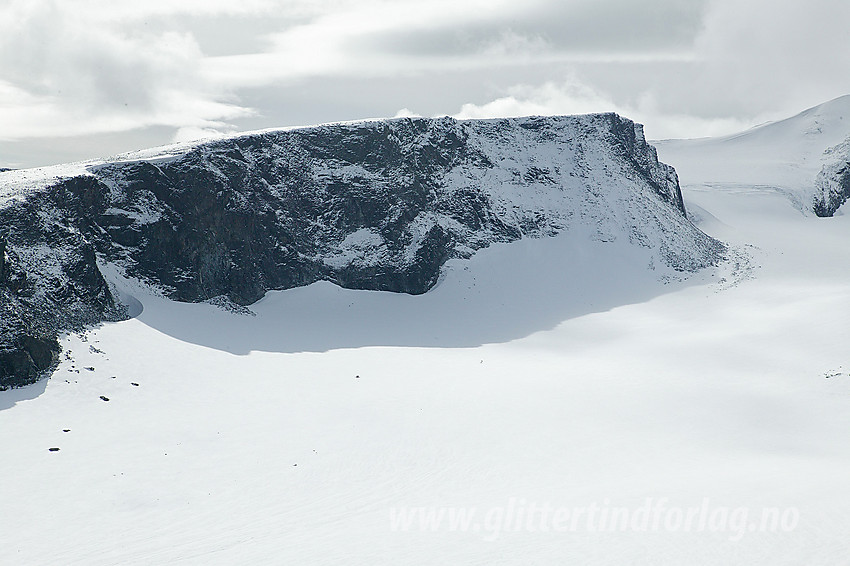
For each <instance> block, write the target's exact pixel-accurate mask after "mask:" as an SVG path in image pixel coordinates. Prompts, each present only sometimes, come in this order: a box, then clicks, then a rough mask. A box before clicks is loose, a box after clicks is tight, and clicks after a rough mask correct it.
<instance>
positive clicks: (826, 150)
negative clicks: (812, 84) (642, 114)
mask: <svg viewBox="0 0 850 566" xmlns="http://www.w3.org/2000/svg"><path fill="white" fill-rule="evenodd" d="M654 143H655V145H656V146H657V147H658V150H659V152H660V153H661V155H662V156H663V158H664V159H665V160H666V161H667V162H669V163H671V164H672V165H673V166H675V167H676V170H677V171H678V173H679V175H680V177H681V179H682V182H683V183H684V184H686V185H690V184H709V185H711V184H726V185H748V186H760V187H772V188H774V189H775V190H779V191H781V192H783V193H784V194H786V195H787V196H788V197H789V198H790V199H791V200H792V202H794V203H795V204H796V205H797V206H798V207H800V208H801V209H803V210H809V211H814V212H815V213H816V214H818V215H821V216H830V215H832V214H833V213H834V212H835V210H837V208H838V207H839V206H840V205H841V204H842V203H843V202H845V201H846V200H847V199H848V198H849V197H850V178H848V177H847V175H846V170H847V164H848V162H850V95H849V96H842V97H840V98H836V99H835V100H831V101H829V102H825V103H823V104H820V105H818V106H814V107H812V108H809V109H808V110H805V111H803V112H800V113H799V114H797V115H795V116H792V117H790V118H787V119H785V120H780V121H777V122H769V123H766V124H762V125H760V126H756V127H754V128H751V129H749V130H746V131H744V132H741V133H739V134H734V135H729V136H723V137H718V138H704V139H696V140H664V141H660V142H654Z"/></svg>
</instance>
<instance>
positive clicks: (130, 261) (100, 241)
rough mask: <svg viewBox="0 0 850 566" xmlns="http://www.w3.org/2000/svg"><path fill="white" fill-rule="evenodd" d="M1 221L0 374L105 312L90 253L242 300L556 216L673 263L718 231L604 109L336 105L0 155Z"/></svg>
mask: <svg viewBox="0 0 850 566" xmlns="http://www.w3.org/2000/svg"><path fill="white" fill-rule="evenodd" d="M0 225H2V226H4V227H5V230H6V233H5V234H0V239H2V238H5V240H6V248H7V252H6V257H5V259H3V260H2V272H0V273H3V274H4V276H3V280H2V281H0V300H2V303H0V308H4V311H3V313H4V317H5V318H4V320H3V321H2V322H0V385H3V381H2V380H3V379H4V378H3V375H4V372H5V375H7V376H8V375H13V374H15V375H18V374H20V373H21V371H20V369H14V368H21V367H24V366H26V365H27V364H26V362H27V356H30V357H31V358H32V361H33V363H32V364H30V366H31V371H30V373H29V374H28V375H30V377H31V376H32V375H34V374H35V373H37V372H36V371H35V369H33V368H38V367H39V364H37V363H35V357H33V355H34V354H35V352H33V351H30V350H29V349H27V348H28V347H27V344H29V342H27V341H26V337H37V338H39V339H42V338H44V337H48V338H50V337H54V338H55V334H56V332H58V331H59V330H67V329H69V328H71V327H76V326H79V325H85V324H90V323H94V322H98V321H100V320H104V319H109V318H115V317H116V309H117V308H118V305H117V301H116V300H115V299H114V298H113V297H112V295H111V293H110V291H109V288H108V285H107V284H106V282H105V279H104V277H103V276H102V272H101V268H100V267H99V265H98V261H99V262H100V265H103V264H109V266H110V269H116V270H118V271H120V272H121V273H123V274H124V275H126V276H129V277H133V278H136V279H139V280H142V281H145V282H147V283H148V284H149V285H152V286H154V287H156V288H158V289H159V290H160V291H161V292H162V293H163V294H164V295H166V296H168V297H170V298H172V299H175V300H179V301H192V302H195V301H204V300H209V299H212V298H215V297H221V296H225V297H227V298H228V300H230V301H232V302H233V303H236V304H240V305H245V304H250V303H252V302H254V301H256V300H258V299H260V298H261V297H262V296H263V295H264V294H265V292H266V291H268V290H270V289H287V288H291V287H296V286H301V285H307V284H310V283H313V282H315V281H320V280H325V281H331V282H334V283H336V284H338V285H341V286H343V287H348V288H355V289H373V290H385V291H395V292H404V293H412V294H419V293H424V292H426V291H427V290H428V289H430V288H431V287H432V286H433V285H434V284H435V283H436V281H437V279H438V277H439V275H440V270H441V267H442V266H443V264H444V263H445V262H446V261H447V260H449V259H452V258H468V257H470V256H471V255H472V254H473V253H475V251H476V250H479V249H481V248H484V247H486V246H489V245H490V244H492V243H494V242H512V241H515V240H518V239H521V238H525V237H544V236H550V235H554V234H557V233H560V232H564V231H573V232H575V233H576V234H581V235H586V237H588V238H590V239H593V240H597V241H604V242H610V241H614V240H617V241H621V242H629V243H631V244H633V245H635V246H639V247H643V248H648V249H649V250H650V251H651V252H652V255H653V257H654V260H653V261H654V263H655V265H667V266H670V267H673V268H675V269H678V270H682V271H693V270H697V269H700V268H702V267H706V266H708V265H712V264H714V263H715V262H717V261H718V259H719V258H720V257H721V255H722V254H723V252H724V249H725V248H724V246H723V245H722V244H721V243H720V242H717V241H716V240H714V239H712V238H710V237H708V236H707V235H705V234H704V233H702V232H701V231H700V230H699V229H697V228H696V227H695V226H694V225H693V224H691V223H690V222H689V221H688V220H687V217H686V214H685V207H684V203H683V201H682V195H681V191H680V189H679V183H678V179H677V176H676V172H675V171H674V170H673V168H672V167H670V166H667V165H665V164H663V163H660V162H659V161H658V158H657V154H656V151H655V149H654V148H653V147H652V146H650V145H649V144H647V142H646V140H645V139H644V135H643V128H642V126H640V125H639V124H635V123H634V122H632V121H631V120H627V119H625V118H622V117H620V116H617V115H616V114H597V115H587V116H565V117H531V118H515V119H500V120H468V121H459V120H454V119H452V118H438V119H424V118H401V119H393V120H381V121H372V122H359V123H348V124H333V125H325V126H316V127H310V128H300V129H289V130H276V131H266V132H258V133H253V134H248V135H242V136H236V137H232V138H228V139H221V140H215V141H210V142H206V143H200V144H192V145H184V146H179V147H178V146H170V147H168V148H164V149H157V150H150V151H147V152H141V153H137V154H134V155H128V156H122V157H121V158H120V159H117V160H115V161H112V162H88V163H84V164H74V165H71V166H67V167H64V168H62V167H54V168H49V169H44V170H30V171H14V172H7V173H3V174H2V175H0ZM96 258H97V259H98V261H96ZM16 313H17V314H16ZM4 348H5V352H6V354H8V355H7V358H8V359H11V358H9V356H12V357H14V359H15V360H16V361H15V362H14V364H13V363H12V362H9V361H8V359H7V361H6V362H4V357H3V356H4V355H6V354H4ZM22 352H23V353H22ZM15 356H16V357H15ZM4 363H5V366H4ZM4 367H5V368H6V369H4ZM9 368H13V369H9ZM14 379H19V381H18V382H20V375H18V377H17V378H14Z"/></svg>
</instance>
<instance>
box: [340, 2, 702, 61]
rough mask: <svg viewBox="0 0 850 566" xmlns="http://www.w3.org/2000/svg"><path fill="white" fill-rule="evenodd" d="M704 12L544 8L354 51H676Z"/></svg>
mask: <svg viewBox="0 0 850 566" xmlns="http://www.w3.org/2000/svg"><path fill="white" fill-rule="evenodd" d="M705 9H706V2H705V1H702V0H695V1H692V2H682V1H679V0H661V1H657V2H651V3H650V2H642V3H636V2H632V1H628V0H601V1H587V0H581V1H572V2H563V1H561V2H547V3H544V4H538V5H532V6H530V7H529V8H528V9H527V10H523V11H521V12H518V13H517V14H515V15H512V16H511V17H510V18H504V19H502V20H496V19H481V20H480V21H477V22H473V23H471V24H470V23H464V24H458V25H457V26H450V27H440V28H433V29H415V30H410V29H400V30H392V31H388V32H385V33H381V34H376V35H372V36H369V37H364V38H359V39H358V41H357V43H356V44H355V46H356V47H359V48H362V49H364V51H390V52H393V53H396V54H402V55H412V56H463V55H471V54H474V53H477V52H480V51H481V50H482V48H486V47H488V46H490V45H493V44H496V43H498V42H499V41H500V40H502V38H504V37H505V36H510V35H513V36H520V37H524V38H527V39H529V41H531V42H538V43H540V44H543V45H545V46H546V47H547V49H548V50H550V51H555V52H568V53H618V52H626V51H628V52H641V51H657V50H674V49H683V48H690V46H691V45H692V44H693V42H694V40H695V38H696V37H697V36H698V34H699V32H700V29H701V25H702V16H703V13H704V11H705Z"/></svg>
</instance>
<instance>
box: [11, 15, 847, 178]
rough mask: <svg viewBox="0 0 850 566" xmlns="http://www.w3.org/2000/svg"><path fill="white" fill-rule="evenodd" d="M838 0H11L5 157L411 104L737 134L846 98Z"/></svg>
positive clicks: (397, 110)
mask: <svg viewBox="0 0 850 566" xmlns="http://www.w3.org/2000/svg"><path fill="white" fill-rule="evenodd" d="M848 21H850V2H846V1H844V0H805V1H802V0H783V1H781V2H777V1H776V0H642V1H637V0H522V1H519V0H511V1H504V0H486V1H479V0H431V1H413V0H357V1H347V0H179V1H176V0H134V1H132V2H129V1H125V0H0V166H7V167H26V166H36V165H45V164H50V163H57V162H62V161H70V160H77V159H83V158H89V157H98V156H106V155H109V154H113V153H116V152H120V151H127V150H131V149H139V148H143V147H149V146H155V145H162V144H165V143H169V142H171V141H180V140H187V139H194V138H197V137H201V136H215V135H220V134H223V133H229V132H234V131H243V130H251V129H260V128H268V127H277V126H289V125H304V124H313V123H319V122H328V121H337V120H353V119H360V118H370V117H385V116H396V115H408V114H416V115H422V116H435V115H453V116H458V117H492V116H515V115H525V114H572V113H586V112H596V111H616V112H619V113H620V114H622V115H625V116H628V117H630V118H633V119H635V120H638V121H640V122H643V123H644V124H645V125H646V131H647V135H648V136H649V137H651V138H666V137H698V136H705V135H714V134H721V133H731V132H734V131H737V130H740V129H743V128H746V127H749V126H751V125H753V124H755V123H759V122H762V121H765V120H769V119H776V118H781V117H785V116H788V115H791V114H794V113H796V112H797V111H800V110H803V109H804V108H807V107H809V106H813V105H815V104H818V103H820V102H824V101H826V100H829V99H832V98H835V97H837V96H840V95H843V94H848V93H850V73H848V72H847V71H848V69H850V34H848V33H847V31H846V25H847V22H848Z"/></svg>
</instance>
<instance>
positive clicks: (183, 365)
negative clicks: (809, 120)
mask: <svg viewBox="0 0 850 566" xmlns="http://www.w3.org/2000/svg"><path fill="white" fill-rule="evenodd" d="M797 139H798V138H796V137H790V138H789V141H788V142H787V143H788V144H793V143H797V141H796V140H797ZM689 143H693V142H680V144H681V145H676V143H675V142H668V143H666V144H664V145H663V146H662V147H661V149H660V154H661V159H662V160H663V161H665V162H667V163H670V164H672V165H673V166H676V167H678V166H679V164H678V163H677V161H676V159H675V155H676V154H677V153H676V152H679V155H684V154H685V153H687V152H688V151H691V150H690V149H688V148H689V147H690V146H689V145H688V144H689ZM699 143H701V144H709V143H714V142H709V141H701V142H699ZM836 143H838V142H836ZM830 145H834V144H830ZM716 147H723V142H720V141H718V142H716ZM723 151H725V150H723ZM723 151H721V150H717V152H716V153H710V152H709V153H707V154H706V159H711V158H712V156H713V155H722V154H723ZM754 151H755V150H754ZM789 151H790V150H789ZM714 166H715V168H714V169H712V168H711V167H709V164H705V167H704V169H702V171H709V172H711V171H717V170H720V168H722V166H723V161H722V160H720V161H718V162H715V163H714ZM742 169H743V168H742ZM688 171H689V169H688V167H687V166H686V167H685V168H684V169H682V170H681V171H680V176H681V180H682V183H683V192H684V197H685V203H686V206H687V207H688V210H689V212H690V213H691V214H692V217H693V218H695V219H698V225H699V227H700V228H701V229H702V230H704V231H705V232H707V233H708V234H710V235H712V236H714V237H716V238H719V239H720V240H722V241H725V242H727V243H729V244H731V246H732V250H733V253H732V254H731V255H730V260H729V261H728V262H726V263H724V264H723V265H722V266H720V267H718V268H715V269H709V270H704V271H702V272H700V273H698V274H696V275H692V276H690V277H688V278H686V279H683V278H682V277H681V274H679V273H677V272H674V271H670V270H667V269H666V268H664V267H662V266H656V267H655V269H654V270H652V269H647V263H648V262H649V260H650V256H649V255H648V254H649V252H648V251H643V250H642V249H640V248H638V247H635V246H631V245H629V244H628V243H626V242H625V240H627V238H619V239H617V240H616V241H613V242H603V241H599V240H598V239H593V238H592V234H591V233H581V231H580V230H571V231H570V232H568V233H563V234H561V235H559V236H557V237H553V238H543V239H523V240H520V241H518V242H515V243H512V244H496V245H493V246H491V247H489V248H487V249H484V250H481V251H479V252H477V253H476V254H475V255H474V256H473V257H472V258H471V259H470V260H452V261H451V262H450V263H449V265H448V266H447V269H446V270H445V273H444V274H443V276H442V278H441V280H440V282H439V283H438V284H437V286H436V287H435V288H434V289H433V290H431V291H430V292H428V293H426V294H424V295H419V296H411V295H397V294H389V293H381V292H373V291H352V290H345V289H341V288H338V287H335V286H333V285H331V284H328V283H316V284H313V285H310V286H307V287H302V288H297V289H292V290H288V291H280V292H271V293H269V294H267V295H266V297H265V298H264V299H262V300H261V301H260V302H258V303H256V304H254V305H252V306H251V307H250V312H246V311H244V310H243V311H241V312H234V311H232V310H227V309H226V308H221V307H219V306H216V305H214V304H185V303H175V302H171V301H168V300H166V299H164V298H162V297H160V296H157V295H156V294H154V293H150V292H149V291H148V290H146V289H145V288H144V287H142V286H140V285H138V284H136V283H134V282H133V281H127V280H122V279H121V278H120V277H119V276H118V275H117V274H113V275H114V276H113V279H114V282H115V283H116V285H118V286H119V288H120V289H121V291H122V293H123V294H124V296H125V299H126V300H127V301H128V302H129V301H131V299H130V298H131V297H132V301H137V302H136V303H134V304H135V305H136V307H137V308H135V309H134V312H135V313H137V316H136V318H134V319H132V320H129V321H126V322H121V323H117V324H106V325H104V326H102V327H100V328H98V329H96V330H94V331H91V332H88V333H87V334H85V335H83V336H76V335H75V336H68V337H67V338H65V339H64V341H63V348H64V349H65V352H66V355H65V357H64V358H63V360H62V363H61V365H60V366H59V368H58V369H57V371H56V372H55V374H54V375H53V376H52V377H51V378H50V379H49V380H44V381H42V382H39V383H37V384H36V385H33V386H30V387H27V388H23V389H17V390H11V391H6V392H3V393H0V409H2V410H0V453H2V454H3V457H2V459H0V478H2V482H0V501H2V505H3V510H2V513H0V563H2V564H26V565H31V564H57V565H86V566H90V565H112V564H122V565H148V564H181V565H184V564H187V565H188V564H199V565H208V564H368V565H377V564H393V565H396V564H404V565H417V564H422V565H432V564H481V565H488V566H491V565H496V564H516V565H527V564H565V563H574V564H593V565H597V564H599V565H601V564H611V565H622V564H646V565H658V564H669V565H681V564H688V565H703V564H704V565H708V564H711V565H723V566H726V565H729V564H747V565H751V564H770V565H771V566H777V565H782V564H788V565H799V564H842V563H844V564H846V563H847V560H848V559H847V557H848V556H850V541H848V539H847V532H848V531H850V513H848V509H850V484H848V482H847V478H848V477H850V450H848V440H847V431H848V430H850V350H848V347H847V344H848V331H847V320H848V319H849V318H850V246H848V245H847V242H848V241H850V216H848V215H838V216H836V217H834V218H816V217H815V216H814V215H813V214H812V213H811V212H808V213H804V212H802V211H801V210H800V207H799V203H800V202H801V201H800V199H789V198H788V196H787V194H786V193H783V192H782V191H777V190H774V188H773V187H775V186H777V185H778V184H777V183H755V182H751V180H749V179H741V178H736V177H734V175H731V174H730V176H728V177H727V178H724V179H720V180H719V181H718V180H717V179H711V178H707V177H706V175H702V174H700V173H699V171H697V170H696V169H693V168H692V169H691V173H688ZM815 173H817V171H816V170H815ZM689 175H690V176H689ZM721 181H722V182H721ZM794 182H796V181H795V180H794V179H790V180H789V181H788V186H791V185H793V183H794ZM767 185H769V186H767ZM794 186H796V185H794ZM795 194H797V193H795ZM367 236H368V235H366V236H364V238H366V237H367ZM355 243H356V242H355ZM352 245H354V244H352ZM104 398H105V399H108V400H104ZM66 430H67V432H65V431H66ZM50 448H59V449H60V450H58V451H50V450H49V449H50ZM615 508H616V509H621V510H625V511H622V512H620V515H621V516H623V513H626V514H627V515H628V518H629V520H628V522H627V524H626V525H625V528H620V527H619V526H617V527H616V528H611V525H613V524H614V523H613V522H612V521H613V519H612V516H611V515H612V513H613V512H614V509H615ZM547 509H548V511H547ZM642 509H648V511H646V513H648V515H649V516H650V519H649V520H648V521H644V520H643V518H642V516H641V510H642ZM764 509H768V517H775V518H777V520H776V521H770V520H768V521H767V522H762V517H763V515H764ZM579 510H581V511H579ZM694 510H695V511H694ZM770 510H775V511H776V512H775V514H773V515H771V513H772V511H770ZM458 514H462V515H464V517H465V519H464V520H463V521H461V520H459V519H458ZM603 515H605V518H604V519H603V518H602V516H603ZM438 517H441V520H439V521H438V520H437V518H438ZM530 517H533V518H530ZM574 517H575V518H574ZM656 517H657V519H654V518H656ZM688 517H690V519H688ZM451 518H453V519H454V522H452V521H450V519H451Z"/></svg>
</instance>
